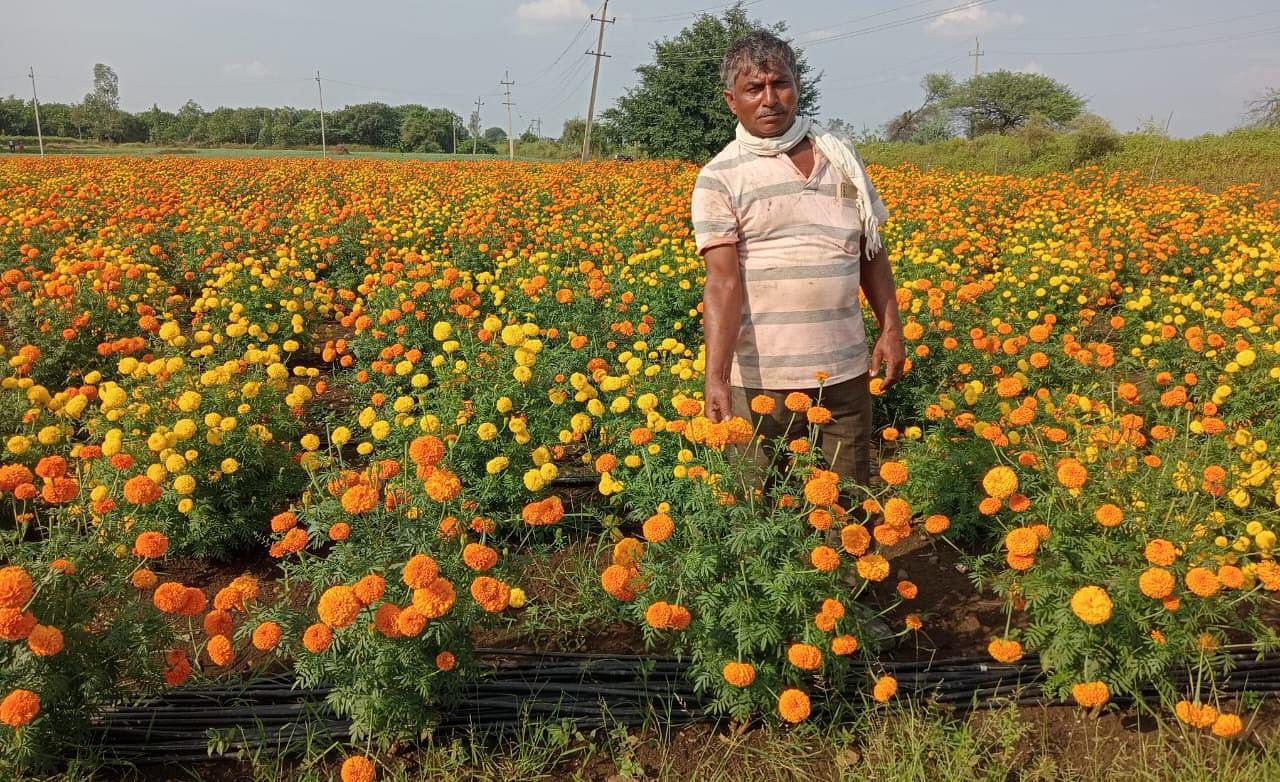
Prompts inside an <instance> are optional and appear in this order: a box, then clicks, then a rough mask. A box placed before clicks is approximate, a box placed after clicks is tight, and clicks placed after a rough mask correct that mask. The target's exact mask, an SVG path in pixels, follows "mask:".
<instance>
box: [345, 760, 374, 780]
mask: <svg viewBox="0 0 1280 782" xmlns="http://www.w3.org/2000/svg"><path fill="white" fill-rule="evenodd" d="M374 773H375V769H374V767H373V761H372V760H369V758H367V757H365V756H364V755H352V756H351V757H349V758H347V759H346V760H344V761H342V772H341V776H342V782H373V777H374Z"/></svg>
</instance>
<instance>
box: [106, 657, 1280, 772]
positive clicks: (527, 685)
mask: <svg viewBox="0 0 1280 782" xmlns="http://www.w3.org/2000/svg"><path fill="white" fill-rule="evenodd" d="M475 651H476V653H477V655H478V657H479V658H480V659H481V660H482V661H484V662H486V663H487V664H489V665H490V666H492V667H491V669H490V670H489V671H488V673H487V674H486V675H485V676H484V677H483V678H481V679H480V680H478V681H476V682H473V683H471V684H470V685H469V686H468V687H467V688H466V689H465V690H464V691H463V692H462V693H461V694H460V695H459V697H458V698H457V699H455V701H454V702H453V703H452V704H451V705H450V706H449V707H448V708H447V709H444V710H442V711H441V714H440V716H439V719H438V720H437V721H436V722H435V723H434V725H433V727H432V730H433V732H434V733H435V734H436V735H441V736H449V735H461V734H467V733H469V734H472V735H487V736H504V735H508V734H511V733H518V732H519V731H521V730H527V729H528V727H529V720H530V719H531V718H546V719H551V720H572V721H573V722H574V724H575V725H576V726H577V727H578V729H580V730H589V729H594V728H601V727H607V726H610V725H617V724H619V723H621V724H625V725H627V726H630V727H634V726H638V725H641V724H643V723H644V722H645V721H646V720H652V719H658V720H663V721H665V722H667V723H668V724H685V723H689V722H695V721H699V720H705V719H711V718H713V717H714V713H713V711H712V710H711V709H710V704H709V703H708V702H707V700H706V699H704V698H703V697H702V696H700V695H699V694H698V693H697V692H696V690H695V688H694V685H693V681H692V679H691V678H690V675H689V667H690V666H689V663H688V661H687V660H680V659H677V658H674V657H649V656H645V655H642V654H593V653H590V652H550V651H531V650H512V649H495V648H480V649H476V650H475ZM1223 658H1225V662H1226V665H1224V666H1223V667H1222V669H1221V670H1220V672H1219V673H1218V675H1217V676H1216V677H1215V679H1216V681H1215V683H1216V685H1217V687H1218V688H1219V690H1220V691H1221V692H1224V693H1242V692H1246V691H1247V692H1251V693H1256V694H1258V695H1260V696H1270V695H1275V694H1280V655H1270V656H1260V655H1259V654H1258V653H1257V652H1248V651H1239V652H1237V651H1233V652H1231V653H1229V654H1225V655H1223ZM513 659H514V660H516V661H517V662H512V660H513ZM875 670H877V671H880V672H884V673H888V674H892V675H893V676H894V677H896V678H897V680H898V685H899V689H900V691H901V692H902V693H903V694H904V695H909V696H914V697H917V698H920V699H921V700H924V701H926V702H930V703H935V704H938V705H941V706H946V707H947V708H950V709H954V710H955V711H957V712H966V711H972V710H979V709H988V708H997V707H1001V706H1006V705H1010V704H1013V705H1018V706H1035V705H1042V706H1050V705H1059V704H1062V703H1064V701H1062V700H1058V699H1054V698H1049V697H1047V696H1046V695H1045V694H1044V692H1043V689H1042V684H1043V683H1044V681H1045V678H1046V674H1045V671H1044V670H1043V669H1042V668H1041V667H1040V664H1039V661H1038V660H1036V659H1035V658H1027V659H1025V660H1023V661H1020V662H1018V663H998V662H994V661H992V660H991V659H990V658H988V657H958V658H949V659H935V660H920V661H911V660H884V661H879V662H878V663H876V664H875ZM334 691H335V688H334V687H332V686H311V687H308V686H303V685H302V683H301V682H299V681H298V680H297V679H295V678H293V677H292V676H290V675H288V674H273V675H269V676H264V677H262V678H260V679H257V680H252V681H247V682H240V683H237V684H232V685H228V686H226V687H209V686H200V687H193V688H191V689H176V690H173V691H172V692H169V693H166V694H165V695H163V696H161V697H159V698H154V699H150V700H136V699H135V700H133V701H128V702H121V703H119V704H118V705H117V706H115V707H113V708H110V709H106V710H104V711H102V712H100V713H99V714H98V715H96V716H95V717H94V718H93V720H92V721H91V731H92V734H93V735H92V738H93V742H94V745H95V746H96V747H98V749H99V751H100V752H101V753H102V756H103V759H104V760H106V761H108V762H110V761H113V760H114V761H119V762H128V763H139V762H143V763H145V762H148V761H152V760H158V759H164V760H166V761H176V762H184V763H187V762H196V761H207V760H215V759H235V758H238V757H242V756H244V755H246V754H258V755H265V756H272V755H278V754H287V753H296V752H298V751H300V750H301V749H302V747H304V746H305V744H306V743H307V742H308V741H309V740H314V739H315V738H317V737H321V738H323V739H324V740H325V741H346V740H348V739H350V738H351V724H350V722H349V721H348V720H346V719H344V718H341V717H339V716H338V714H337V713H336V712H335V711H334V709H333V707H332V706H331V705H330V704H329V702H328V700H327V699H328V697H329V696H330V695H331V694H332V693H333V692H334ZM829 692H830V694H831V695H832V696H833V697H835V698H836V699H840V698H846V699H852V700H857V699H858V698H859V697H861V694H860V693H858V692H855V691H853V690H850V691H847V692H842V691H841V690H840V689H839V688H831V689H830V690H829ZM1155 697H1157V692H1156V690H1155V688H1154V687H1145V688H1143V689H1142V690H1141V691H1140V692H1139V693H1138V694H1137V696H1136V699H1135V697H1131V696H1121V695H1117V696H1116V697H1114V698H1112V702H1113V703H1116V704H1117V705H1128V704H1131V703H1133V702H1135V700H1150V699H1153V698H1155Z"/></svg>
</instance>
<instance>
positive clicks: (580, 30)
mask: <svg viewBox="0 0 1280 782" xmlns="http://www.w3.org/2000/svg"><path fill="white" fill-rule="evenodd" d="M590 26H591V18H590V17H587V21H585V22H583V23H582V26H581V27H579V28H578V32H576V33H574V36H573V40H571V41H569V45H568V46H566V47H564V51H562V52H560V54H559V55H558V56H557V57H556V58H555V59H554V60H552V61H551V64H550V65H548V66H547V67H545V68H543V69H542V70H541V71H538V74H537V75H536V76H534V77H533V78H531V79H529V80H528V81H527V82H525V86H528V85H530V84H533V83H534V82H536V81H538V80H539V79H541V78H542V77H544V76H546V75H547V74H548V73H550V72H551V69H552V68H555V67H556V66H557V65H558V64H559V63H560V61H561V60H563V59H564V56H565V55H566V54H568V53H569V50H570V49H572V48H573V47H574V45H575V44H576V43H578V39H579V38H581V37H582V34H583V33H585V32H586V31H587V28H588V27H590Z"/></svg>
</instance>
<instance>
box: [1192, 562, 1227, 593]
mask: <svg viewBox="0 0 1280 782" xmlns="http://www.w3.org/2000/svg"><path fill="white" fill-rule="evenodd" d="M1183 578H1184V579H1185V580H1186V582H1187V589H1190V590H1191V591H1192V592H1193V593H1194V594H1196V595H1198V596H1200V597H1213V596H1214V595H1216V594H1218V590H1219V589H1221V588H1222V584H1221V582H1219V581H1218V576H1217V574H1215V573H1214V572H1213V571H1212V570H1209V569H1207V568H1202V567H1193V568H1191V569H1190V570H1188V571H1187V575H1186V576H1184V577H1183Z"/></svg>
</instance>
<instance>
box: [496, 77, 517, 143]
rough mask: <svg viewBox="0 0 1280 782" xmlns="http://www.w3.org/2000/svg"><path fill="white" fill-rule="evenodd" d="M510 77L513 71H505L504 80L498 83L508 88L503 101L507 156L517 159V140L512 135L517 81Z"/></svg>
mask: <svg viewBox="0 0 1280 782" xmlns="http://www.w3.org/2000/svg"><path fill="white" fill-rule="evenodd" d="M510 79H511V72H510V71H503V72H502V81H500V82H498V83H499V84H502V85H504V86H505V87H506V88H507V99H506V100H504V101H503V102H502V103H503V105H505V106H506V107H507V157H508V158H509V159H510V160H515V159H516V140H515V137H514V136H512V135H511V107H512V106H513V105H515V104H513V103H512V102H511V87H512V86H514V85H515V82H514V81H511V80H510Z"/></svg>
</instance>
